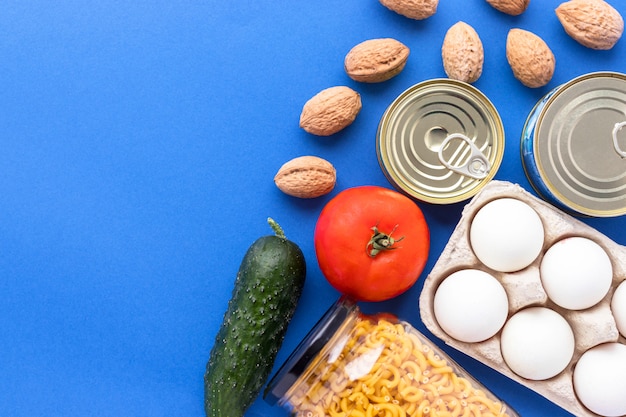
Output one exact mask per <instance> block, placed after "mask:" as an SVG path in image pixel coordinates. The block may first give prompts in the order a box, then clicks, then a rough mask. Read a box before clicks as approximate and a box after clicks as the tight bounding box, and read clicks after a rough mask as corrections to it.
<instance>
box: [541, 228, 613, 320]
mask: <svg viewBox="0 0 626 417" xmlns="http://www.w3.org/2000/svg"><path fill="white" fill-rule="evenodd" d="M540 274H541V283H542V284H543V287H544V289H545V291H546V294H548V297H550V299H551V300H552V301H554V302H555V303H556V304H558V305H559V306H561V307H563V308H567V309H569V310H583V309H586V308H589V307H592V306H594V305H596V304H597V303H599V302H600V300H602V299H603V298H604V296H605V295H606V294H607V293H608V291H609V289H610V288H611V282H612V280H613V267H612V266H611V259H610V258H609V255H607V253H606V252H605V251H604V249H602V247H601V246H600V245H598V244H597V243H596V242H594V241H593V240H590V239H587V238H584V237H569V238H566V239H563V240H560V241H558V242H556V243H555V244H554V245H552V246H551V247H550V248H549V249H548V250H547V251H546V253H545V254H544V256H543V259H542V260H541V267H540Z"/></svg>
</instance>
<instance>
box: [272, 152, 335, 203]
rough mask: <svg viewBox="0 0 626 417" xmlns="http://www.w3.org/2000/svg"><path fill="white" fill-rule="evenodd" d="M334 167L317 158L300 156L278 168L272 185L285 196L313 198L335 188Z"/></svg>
mask: <svg viewBox="0 0 626 417" xmlns="http://www.w3.org/2000/svg"><path fill="white" fill-rule="evenodd" d="M336 181H337V173H336V171H335V167H333V165H332V164H331V163H330V162H328V161H326V160H325V159H322V158H319V157H317V156H300V157H297V158H294V159H292V160H290V161H288V162H286V163H285V164H283V166H281V167H280V169H279V170H278V172H277V173H276V175H275V176H274V183H275V184H276V186H277V187H278V188H279V189H280V190H281V191H282V192H284V193H285V194H288V195H290V196H293V197H298V198H315V197H320V196H322V195H325V194H328V193H329V192H331V191H332V190H333V188H335V183H336Z"/></svg>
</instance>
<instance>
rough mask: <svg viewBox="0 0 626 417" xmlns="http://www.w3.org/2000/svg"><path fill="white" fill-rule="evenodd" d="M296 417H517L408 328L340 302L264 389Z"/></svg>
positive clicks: (270, 398)
mask: <svg viewBox="0 0 626 417" xmlns="http://www.w3.org/2000/svg"><path fill="white" fill-rule="evenodd" d="M264 397H265V400H266V401H267V402H268V403H270V404H272V405H274V404H278V405H280V406H283V407H285V408H286V409H288V410H289V411H290V412H291V413H292V415H294V416H297V417H351V416H354V417H374V416H385V417H406V416H431V417H434V416H442V417H443V416H472V417H474V416H482V417H488V416H499V417H507V416H508V417H518V414H517V413H515V412H514V411H513V410H511V409H510V408H509V407H508V406H507V405H506V404H504V403H503V402H502V401H500V400H499V399H498V398H496V396H495V395H494V394H492V393H491V392H490V391H489V390H487V389H486V388H485V387H484V386H483V385H481V384H480V383H479V382H478V381H476V380H475V379H473V378H472V377H471V376H470V375H469V374H468V373H467V372H466V371H465V370H463V369H462V368H461V367H460V366H459V365H457V364H456V363H455V362H454V361H452V360H451V359H450V358H449V357H448V356H447V355H446V354H445V353H444V352H443V351H441V350H440V349H438V348H437V347H436V346H435V345H434V344H433V343H432V342H430V341H429V340H428V339H427V338H426V337H425V336H424V335H422V334H421V333H420V332H419V331H417V330H416V329H414V328H413V327H412V326H411V325H410V324H409V323H407V322H404V321H401V320H399V319H398V318H396V317H395V316H393V315H391V314H386V313H382V314H376V315H365V314H363V313H362V312H361V311H360V309H359V308H358V306H357V305H356V303H355V302H354V301H352V300H350V299H348V298H345V297H343V298H340V299H339V300H338V301H337V302H336V303H335V304H333V306H332V307H331V308H330V309H329V310H328V311H327V312H326V314H325V315H324V316H323V317H322V318H321V320H320V321H319V322H318V323H317V324H316V325H315V327H314V328H313V329H312V330H311V331H310V332H309V334H308V335H307V336H306V337H305V339H304V340H303V341H302V342H301V343H300V345H299V346H298V347H297V348H296V350H295V351H294V352H293V353H292V354H291V356H290V357H289V358H288V359H287V361H286V362H285V363H284V364H283V366H282V367H281V368H280V370H279V371H278V372H277V373H276V375H275V376H274V377H273V378H272V380H271V381H270V382H269V384H268V386H267V388H266V390H265V394H264Z"/></svg>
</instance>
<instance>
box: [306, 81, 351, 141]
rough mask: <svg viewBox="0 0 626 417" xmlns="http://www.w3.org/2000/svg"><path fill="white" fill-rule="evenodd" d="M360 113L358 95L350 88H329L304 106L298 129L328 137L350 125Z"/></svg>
mask: <svg viewBox="0 0 626 417" xmlns="http://www.w3.org/2000/svg"><path fill="white" fill-rule="evenodd" d="M360 111H361V96H360V95H359V93H357V92H356V91H354V90H353V89H351V88H350V87H345V86H336V87H330V88H327V89H325V90H322V91H320V92H319V93H317V94H316V95H315V96H313V97H312V98H311V99H309V100H308V101H307V102H306V103H305V104H304V107H303V108H302V113H301V114H300V127H301V128H302V129H304V130H305V131H307V132H309V133H311V134H313V135H318V136H330V135H332V134H335V133H337V132H339V131H340V130H342V129H344V128H346V127H348V126H349V125H350V124H352V122H354V120H355V119H356V116H357V115H358V114H359V112H360Z"/></svg>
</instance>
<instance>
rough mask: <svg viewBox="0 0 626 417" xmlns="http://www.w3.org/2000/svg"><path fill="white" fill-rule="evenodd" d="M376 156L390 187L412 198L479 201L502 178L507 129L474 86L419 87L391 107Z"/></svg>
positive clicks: (439, 83)
mask: <svg viewBox="0 0 626 417" xmlns="http://www.w3.org/2000/svg"><path fill="white" fill-rule="evenodd" d="M376 152H377V155H378V161H379V163H380V166H381V168H382V170H383V172H384V174H385V176H386V177H387V179H388V180H389V182H390V183H391V184H392V185H393V186H394V187H396V188H397V189H399V190H400V191H402V192H404V193H406V194H408V195H409V196H411V197H413V198H415V199H417V200H421V201H425V202H429V203H435V204H450V203H456V202H459V201H464V200H466V199H468V198H470V197H472V196H474V195H475V194H476V193H478V191H480V189H481V188H482V187H483V186H484V185H485V184H487V182H489V181H490V180H491V179H492V178H493V177H494V176H495V174H496V171H497V170H498V168H499V167H500V163H501V162H502V157H503V155H504V128H503V126H502V121H501V119H500V115H499V114H498V112H497V110H496V108H495V107H494V105H493V104H492V103H491V101H489V99H488V98H487V97H486V96H485V95H484V94H483V93H482V92H481V91H479V90H478V89H477V88H475V87H473V86H472V85H470V84H467V83H464V82H461V81H455V80H451V79H434V80H428V81H424V82H422V83H419V84H416V85H414V86H412V87H410V88H409V89H407V90H406V91H404V92H403V93H402V94H400V95H399V96H398V97H397V98H396V99H395V100H394V101H393V102H392V103H391V105H390V106H389V107H388V108H387V110H386V111H385V113H384V114H383V116H382V118H381V121H380V123H379V125H378V132H377V137H376Z"/></svg>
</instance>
